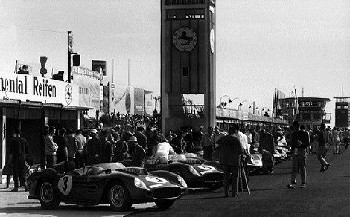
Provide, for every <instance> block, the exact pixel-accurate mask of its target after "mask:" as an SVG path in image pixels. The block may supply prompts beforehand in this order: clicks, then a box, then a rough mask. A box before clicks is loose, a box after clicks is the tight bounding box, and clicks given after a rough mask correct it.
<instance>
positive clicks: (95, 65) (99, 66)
mask: <svg viewBox="0 0 350 217" xmlns="http://www.w3.org/2000/svg"><path fill="white" fill-rule="evenodd" d="M91 69H92V71H97V72H100V70H102V75H103V76H107V62H106V61H103V60H92V67H91Z"/></svg>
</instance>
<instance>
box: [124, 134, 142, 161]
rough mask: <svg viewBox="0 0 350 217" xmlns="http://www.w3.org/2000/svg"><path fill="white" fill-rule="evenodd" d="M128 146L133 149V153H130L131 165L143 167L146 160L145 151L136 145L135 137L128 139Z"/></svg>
mask: <svg viewBox="0 0 350 217" xmlns="http://www.w3.org/2000/svg"><path fill="white" fill-rule="evenodd" d="M128 144H129V147H130V146H132V147H133V152H132V153H131V165H132V166H136V167H143V165H144V161H145V158H146V151H145V150H144V149H143V148H142V147H141V146H140V145H139V144H138V142H137V138H136V137H135V136H132V137H130V140H129V141H128Z"/></svg>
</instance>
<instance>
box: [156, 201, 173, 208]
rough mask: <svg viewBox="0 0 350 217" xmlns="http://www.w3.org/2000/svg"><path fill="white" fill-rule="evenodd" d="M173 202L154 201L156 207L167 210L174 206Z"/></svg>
mask: <svg viewBox="0 0 350 217" xmlns="http://www.w3.org/2000/svg"><path fill="white" fill-rule="evenodd" d="M174 202H175V200H160V201H156V205H157V206H158V207H159V208H160V209H169V208H170V207H171V206H172V205H173V204H174Z"/></svg>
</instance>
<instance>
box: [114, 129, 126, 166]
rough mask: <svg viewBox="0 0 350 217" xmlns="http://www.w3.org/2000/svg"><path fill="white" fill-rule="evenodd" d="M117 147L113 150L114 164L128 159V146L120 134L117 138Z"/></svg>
mask: <svg viewBox="0 0 350 217" xmlns="http://www.w3.org/2000/svg"><path fill="white" fill-rule="evenodd" d="M114 139H115V141H116V142H115V146H114V150H113V162H119V161H124V160H126V159H128V145H127V143H126V142H125V141H122V140H120V138H119V134H116V135H115V137H114Z"/></svg>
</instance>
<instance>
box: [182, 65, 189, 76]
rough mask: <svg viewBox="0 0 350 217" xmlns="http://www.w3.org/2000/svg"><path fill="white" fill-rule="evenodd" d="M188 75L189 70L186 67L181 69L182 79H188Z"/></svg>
mask: <svg viewBox="0 0 350 217" xmlns="http://www.w3.org/2000/svg"><path fill="white" fill-rule="evenodd" d="M189 75H190V70H189V69H188V67H182V76H183V77H188V76H189Z"/></svg>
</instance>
